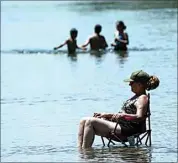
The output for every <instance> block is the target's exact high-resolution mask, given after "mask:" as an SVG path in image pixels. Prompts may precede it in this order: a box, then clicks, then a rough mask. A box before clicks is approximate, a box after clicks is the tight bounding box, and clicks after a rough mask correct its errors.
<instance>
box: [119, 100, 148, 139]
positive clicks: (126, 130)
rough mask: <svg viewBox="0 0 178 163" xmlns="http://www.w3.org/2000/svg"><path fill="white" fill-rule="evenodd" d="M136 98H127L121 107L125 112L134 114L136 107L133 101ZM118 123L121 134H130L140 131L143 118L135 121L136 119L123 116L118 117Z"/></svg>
mask: <svg viewBox="0 0 178 163" xmlns="http://www.w3.org/2000/svg"><path fill="white" fill-rule="evenodd" d="M137 99H138V97H137V98H136V99H130V100H127V101H126V102H125V103H124V105H123V107H122V109H121V110H123V111H125V113H127V114H136V112H137V108H136V106H135V105H134V103H135V102H136V101H137ZM118 123H119V125H120V126H121V134H122V135H125V136H130V135H133V134H136V133H139V132H142V128H143V125H145V120H142V121H136V120H125V119H124V118H119V119H118Z"/></svg>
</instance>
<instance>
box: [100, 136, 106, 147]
mask: <svg viewBox="0 0 178 163" xmlns="http://www.w3.org/2000/svg"><path fill="white" fill-rule="evenodd" d="M101 140H102V142H103V146H105V143H104V138H103V137H101Z"/></svg>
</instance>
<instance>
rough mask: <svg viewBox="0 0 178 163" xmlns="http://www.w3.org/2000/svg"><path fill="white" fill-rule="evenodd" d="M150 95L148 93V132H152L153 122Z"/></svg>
mask: <svg viewBox="0 0 178 163" xmlns="http://www.w3.org/2000/svg"><path fill="white" fill-rule="evenodd" d="M150 115H151V112H150V93H148V107H147V119H148V130H151V121H150Z"/></svg>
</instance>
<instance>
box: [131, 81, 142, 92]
mask: <svg viewBox="0 0 178 163" xmlns="http://www.w3.org/2000/svg"><path fill="white" fill-rule="evenodd" d="M129 85H130V86H131V91H132V92H134V93H139V92H141V91H142V89H144V87H143V84H141V83H139V82H135V81H131V82H130V83H129Z"/></svg>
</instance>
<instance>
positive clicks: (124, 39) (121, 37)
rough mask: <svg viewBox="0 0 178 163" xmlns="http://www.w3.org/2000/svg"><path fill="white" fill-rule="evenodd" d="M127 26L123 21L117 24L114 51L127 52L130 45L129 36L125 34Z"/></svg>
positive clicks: (113, 44)
mask: <svg viewBox="0 0 178 163" xmlns="http://www.w3.org/2000/svg"><path fill="white" fill-rule="evenodd" d="M125 29H126V26H125V24H124V22H123V21H117V22H116V30H117V31H116V32H115V39H114V43H112V44H111V46H114V50H124V51H126V50H127V45H128V44H129V37H128V34H127V33H125V32H124V30H125Z"/></svg>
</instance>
